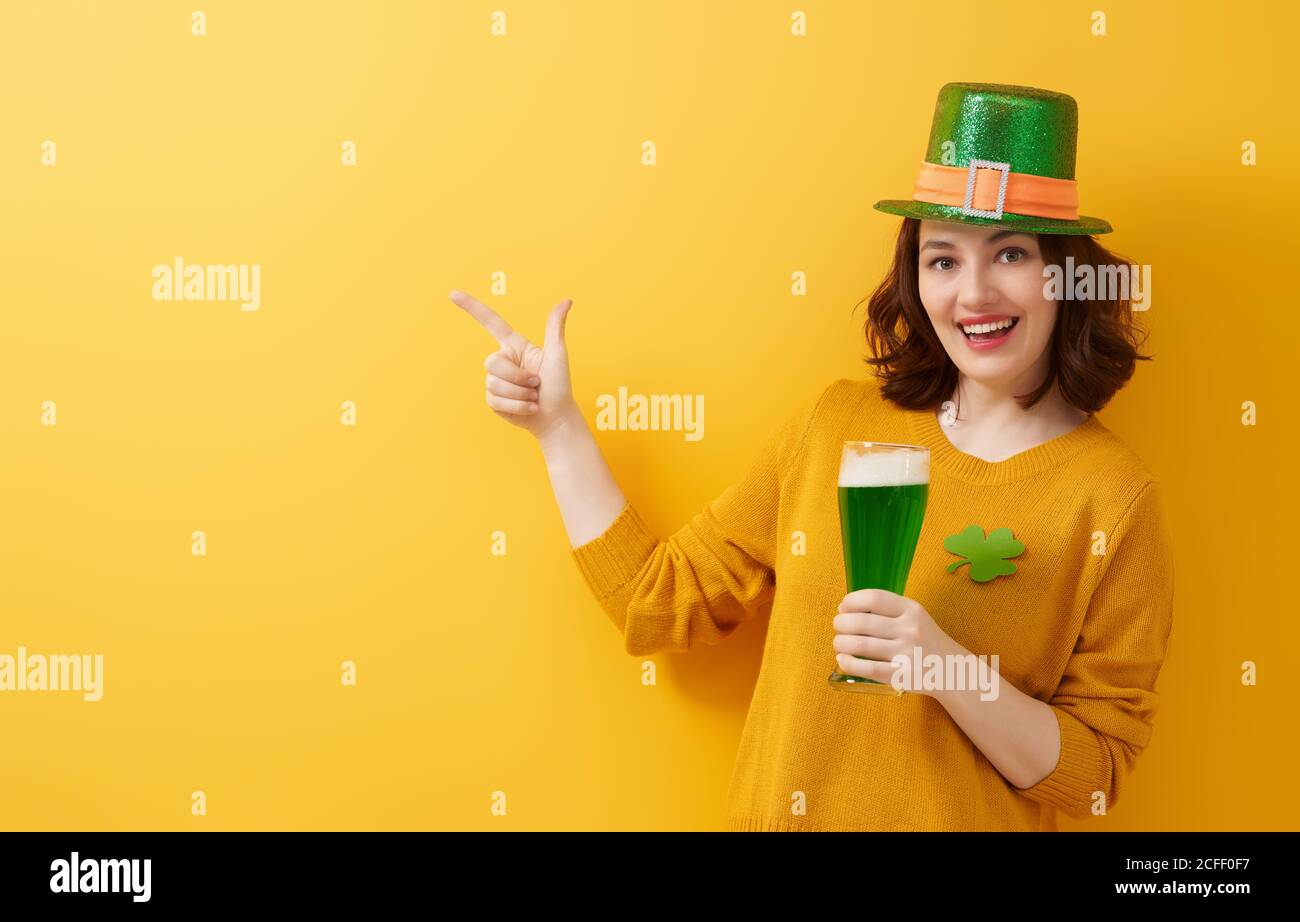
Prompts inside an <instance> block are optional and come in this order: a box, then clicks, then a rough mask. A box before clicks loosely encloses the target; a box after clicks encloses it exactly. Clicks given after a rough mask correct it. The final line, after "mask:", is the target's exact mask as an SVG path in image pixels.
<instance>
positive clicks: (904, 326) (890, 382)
mask: <svg viewBox="0 0 1300 922" xmlns="http://www.w3.org/2000/svg"><path fill="white" fill-rule="evenodd" d="M1037 237H1038V245H1039V248H1040V250H1041V251H1042V255H1043V263H1044V265H1057V266H1060V267H1061V270H1062V273H1064V269H1065V258H1066V257H1067V256H1073V257H1074V265H1075V266H1076V267H1078V266H1082V265H1085V264H1087V265H1091V266H1094V267H1101V266H1117V265H1127V264H1128V263H1129V260H1127V259H1125V258H1124V257H1122V256H1120V255H1119V254H1117V253H1114V252H1112V251H1110V250H1108V249H1106V248H1105V247H1103V246H1102V245H1101V244H1100V243H1098V242H1097V241H1096V240H1095V239H1093V238H1092V237H1091V236H1087V235H1082V234H1081V235H1069V234H1038V235H1037ZM920 239H921V222H920V220H918V219H917V218H904V219H903V225H902V227H900V228H899V231H898V241H897V243H896V244H895V246H894V262H893V265H891V266H890V267H889V272H888V273H886V275H885V278H884V279H883V280H882V281H881V283H880V286H879V287H878V288H877V289H876V291H875V293H874V294H872V295H871V296H870V298H869V299H866V298H864V299H863V300H867V301H868V305H867V322H866V324H865V327H864V331H865V333H866V338H867V346H868V348H869V349H870V350H871V352H872V355H864V356H862V358H863V360H864V361H865V362H866V363H867V364H868V365H870V366H873V371H874V372H875V374H876V377H877V378H879V379H881V381H882V383H881V393H882V394H883V395H884V396H885V397H886V398H887V399H889V400H892V401H893V402H894V403H895V404H897V405H899V406H901V407H904V408H905V409H909V410H931V411H933V410H937V409H939V408H940V407H941V406H942V405H943V402H944V401H945V400H948V399H949V398H950V397H951V396H952V394H953V392H954V390H955V389H956V387H957V366H956V365H955V364H954V363H953V361H952V359H951V358H949V356H948V352H947V350H946V349H944V347H943V343H942V342H941V341H940V340H939V337H938V334H936V333H935V332H934V326H933V324H932V323H931V322H930V317H929V315H928V314H927V313H926V312H925V306H924V305H923V304H922V303H921V294H920V289H919V287H918V284H917V272H918V266H919V262H920V257H919V254H918V248H919V245H920ZM1063 277H1064V276H1063ZM1117 294H1118V293H1117ZM1130 300H1131V299H1130V298H1128V297H1118V296H1117V297H1116V298H1114V299H1112V300H1092V301H1077V300H1074V299H1062V300H1060V301H1058V302H1057V304H1058V310H1057V314H1056V326H1055V328H1054V329H1053V331H1052V339H1051V342H1050V343H1049V344H1048V349H1049V350H1050V352H1051V362H1050V367H1049V369H1048V373H1047V376H1046V377H1045V378H1044V379H1043V382H1042V384H1040V385H1039V386H1038V387H1037V388H1036V389H1035V390H1033V391H1032V392H1031V393H1029V394H1018V395H1016V401H1017V402H1018V403H1019V404H1020V406H1021V408H1022V409H1028V408H1029V407H1032V406H1033V405H1034V404H1036V403H1038V401H1039V400H1041V399H1042V398H1043V396H1044V395H1045V394H1047V392H1048V391H1049V390H1050V389H1051V387H1052V386H1053V384H1054V383H1058V384H1059V386H1060V389H1061V394H1062V396H1063V397H1064V398H1065V399H1066V400H1067V401H1068V402H1069V403H1070V404H1072V405H1073V406H1075V407H1077V408H1078V409H1080V410H1082V411H1083V412H1085V413H1088V414H1090V415H1091V414H1093V413H1096V412H1097V411H1098V410H1100V409H1101V408H1102V407H1104V406H1105V405H1106V404H1107V403H1109V402H1110V399H1111V397H1113V396H1115V393H1116V392H1117V391H1119V389H1120V388H1122V387H1123V386H1124V385H1125V384H1127V383H1128V380H1129V379H1130V378H1131V377H1133V370H1134V368H1135V366H1136V363H1137V362H1138V361H1149V360H1150V359H1152V358H1153V356H1150V355H1142V354H1140V353H1139V352H1138V351H1137V347H1138V346H1140V345H1142V343H1144V342H1145V341H1146V333H1145V331H1143V330H1142V329H1141V328H1140V327H1139V326H1138V325H1137V323H1136V322H1135V320H1134V318H1133V312H1132V310H1131V309H1130ZM861 303H862V302H861V301H859V302H858V304H859V305H861ZM855 310H856V306H855ZM1139 334H1141V339H1139V338H1138V336H1139Z"/></svg>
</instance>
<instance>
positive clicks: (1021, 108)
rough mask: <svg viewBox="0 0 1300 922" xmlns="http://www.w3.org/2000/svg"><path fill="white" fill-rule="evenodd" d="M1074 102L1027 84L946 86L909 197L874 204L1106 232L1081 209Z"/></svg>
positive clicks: (959, 218)
mask: <svg viewBox="0 0 1300 922" xmlns="http://www.w3.org/2000/svg"><path fill="white" fill-rule="evenodd" d="M1078 132H1079V106H1078V104H1077V103H1076V102H1075V101H1074V97H1072V96H1067V95H1066V94H1064V93H1054V92H1052V91H1051V90H1040V89H1037V88H1035V87H1032V86H1008V85H1006V84H1002V83H948V84H945V85H944V86H943V88H942V89H940V90H939V99H938V101H937V102H936V103H935V107H934V121H933V123H932V124H931V125H930V143H929V145H928V146H927V147H926V151H925V160H923V161H922V163H921V169H920V172H919V173H918V174H917V178H916V187H915V191H914V193H913V195H912V198H911V199H892V200H886V201H882V202H876V205H875V207H876V209H877V210H879V211H884V212H888V213H889V214H896V215H902V216H903V217H906V218H923V219H926V220H930V221H955V222H958V223H960V224H981V225H986V226H987V225H996V226H1001V227H1011V228H1015V229H1016V230H1022V231H1028V232H1029V233H1032V234H1107V233H1110V231H1111V226H1110V224H1109V223H1108V222H1106V221H1103V220H1102V219H1101V218H1090V217H1088V216H1087V215H1081V214H1079V189H1078V184H1077V183H1076V182H1075V180H1074V157H1075V146H1076V143H1077V141H1078Z"/></svg>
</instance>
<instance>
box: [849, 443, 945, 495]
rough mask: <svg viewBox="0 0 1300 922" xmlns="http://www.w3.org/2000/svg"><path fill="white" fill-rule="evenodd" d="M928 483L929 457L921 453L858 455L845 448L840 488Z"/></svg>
mask: <svg viewBox="0 0 1300 922" xmlns="http://www.w3.org/2000/svg"><path fill="white" fill-rule="evenodd" d="M929 482H930V456H929V453H928V452H923V451H878V452H868V453H867V454H865V455H859V454H857V453H856V452H854V450H853V449H852V448H846V449H844V460H843V463H842V464H841V465H840V486H842V487H893V486H906V485H908V484H917V483H929Z"/></svg>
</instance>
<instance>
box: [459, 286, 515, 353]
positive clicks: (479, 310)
mask: <svg viewBox="0 0 1300 922" xmlns="http://www.w3.org/2000/svg"><path fill="white" fill-rule="evenodd" d="M450 297H451V300H452V301H453V302H455V303H456V305H457V306H459V307H461V308H464V310H465V312H466V313H467V314H469V315H470V316H471V317H473V318H474V319H475V320H477V321H478V322H479V323H481V324H483V326H485V327H486V328H487V331H488V332H489V333H491V334H492V336H493V337H494V338H495V339H496V341H497V342H499V343H500V344H501V345H502V346H504V347H506V348H510V346H511V345H512V343H511V342H510V340H511V339H512V338H513V337H514V335H515V331H514V328H513V327H512V326H510V324H508V323H506V321H505V318H503V317H502V316H501V315H500V314H498V313H497V312H496V311H494V310H492V308H490V307H488V306H487V305H486V304H484V303H483V302H482V301H479V300H477V299H476V298H473V297H471V296H469V295H467V294H465V292H463V291H456V290H455V289H453V290H452V292H451V295H450Z"/></svg>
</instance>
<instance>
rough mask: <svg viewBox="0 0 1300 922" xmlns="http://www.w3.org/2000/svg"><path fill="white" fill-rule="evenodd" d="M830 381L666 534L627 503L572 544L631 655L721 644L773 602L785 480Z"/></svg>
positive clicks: (603, 606) (800, 405) (584, 574)
mask: <svg viewBox="0 0 1300 922" xmlns="http://www.w3.org/2000/svg"><path fill="white" fill-rule="evenodd" d="M831 387H834V385H833V384H832V385H831V386H830V387H827V388H825V389H824V390H822V391H821V393H820V394H818V395H817V396H815V397H808V398H805V399H804V400H803V401H802V402H801V403H800V404H799V406H798V408H797V410H796V411H795V412H793V413H792V414H790V415H789V416H788V417H787V418H786V420H785V421H784V423H783V424H782V425H781V426H779V427H778V428H777V429H776V430H775V432H774V433H770V434H769V437H768V439H767V441H766V443H765V445H764V446H763V448H762V450H761V452H760V453H759V455H758V458H757V459H756V460H755V461H754V462H753V463H752V464H751V465H750V467H749V470H748V471H747V472H746V473H745V475H744V476H743V477H742V478H741V479H740V480H739V481H738V482H737V483H734V484H732V485H731V486H729V487H728V488H727V489H726V490H724V491H723V492H722V494H721V495H720V496H718V497H717V498H716V499H714V500H712V501H711V502H709V503H708V504H707V505H706V506H705V508H704V509H703V510H701V511H700V512H698V513H697V514H696V515H695V516H694V517H693V518H692V519H691V520H690V521H689V522H687V523H686V524H685V525H683V526H682V527H681V528H680V529H678V530H677V531H676V532H675V533H674V534H673V535H672V536H671V537H669V538H668V539H666V540H660V539H659V538H658V537H657V536H656V535H655V534H654V532H653V531H652V530H651V529H650V528H649V527H648V526H647V525H646V523H645V520H644V519H642V517H641V515H640V513H639V512H638V511H637V509H636V507H635V506H633V505H632V504H631V503H627V504H626V505H625V506H624V507H623V510H622V512H620V513H619V515H618V517H617V518H616V519H615V520H614V521H613V523H611V524H610V526H609V528H607V529H606V530H605V531H604V533H603V534H601V535H600V536H598V537H596V538H595V539H593V540H591V541H589V542H587V543H586V544H583V545H581V546H579V547H577V548H574V549H573V558H574V561H575V562H576V563H577V565H578V569H579V571H581V573H582V575H583V577H584V578H585V579H586V581H587V585H588V586H589V587H590V589H591V591H592V593H593V594H594V595H595V597H596V599H597V600H598V601H599V603H600V605H601V607H602V608H603V609H604V610H605V613H606V614H607V615H608V616H609V618H610V620H612V621H613V622H614V626H615V627H617V628H618V630H619V632H620V633H622V635H623V638H624V646H625V649H626V650H627V652H628V653H630V654H632V655H633V656H640V655H644V654H648V653H657V652H660V651H682V650H687V649H689V648H690V647H691V646H692V645H693V644H696V643H705V644H712V643H717V642H719V641H720V640H722V639H723V638H725V637H727V636H728V635H729V634H731V632H732V631H734V630H735V629H736V627H737V626H738V625H739V624H740V623H741V622H742V621H744V620H746V619H747V618H749V617H750V616H751V615H753V614H755V613H757V612H759V611H760V610H762V608H763V606H765V605H766V604H768V603H769V602H770V601H771V600H772V597H773V595H774V594H775V591H776V577H775V569H774V568H775V560H776V545H777V535H776V523H777V511H778V507H779V505H780V493H781V484H782V482H783V481H784V479H785V477H786V475H787V474H788V473H789V472H790V471H791V470H794V469H796V468H797V466H798V463H799V456H800V454H801V452H802V447H803V442H804V439H805V437H806V436H807V433H808V430H809V428H810V427H811V425H812V421H813V418H814V416H815V414H816V411H817V408H818V407H819V406H820V404H821V401H822V398H824V397H825V395H826V394H827V393H828V392H829V391H830V390H831Z"/></svg>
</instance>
